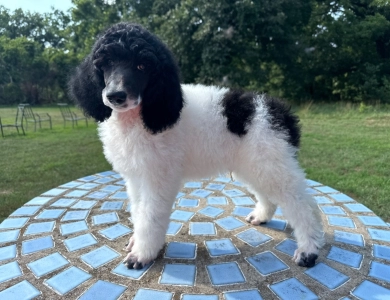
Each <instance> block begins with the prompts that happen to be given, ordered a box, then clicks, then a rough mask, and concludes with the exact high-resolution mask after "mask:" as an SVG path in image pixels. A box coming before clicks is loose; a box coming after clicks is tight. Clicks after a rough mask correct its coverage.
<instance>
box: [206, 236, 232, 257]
mask: <svg viewBox="0 0 390 300" xmlns="http://www.w3.org/2000/svg"><path fill="white" fill-rule="evenodd" d="M204 243H205V245H206V248H207V250H208V251H209V254H210V256H211V257H217V256H225V255H237V254H240V251H239V250H238V249H237V248H236V246H235V245H234V244H233V243H232V241H231V240H230V239H220V240H213V241H205V242H204Z"/></svg>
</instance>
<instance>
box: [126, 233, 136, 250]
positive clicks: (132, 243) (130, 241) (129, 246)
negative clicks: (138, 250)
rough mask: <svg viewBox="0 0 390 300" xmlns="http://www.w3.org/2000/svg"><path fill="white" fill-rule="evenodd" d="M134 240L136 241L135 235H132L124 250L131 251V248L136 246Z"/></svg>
mask: <svg viewBox="0 0 390 300" xmlns="http://www.w3.org/2000/svg"><path fill="white" fill-rule="evenodd" d="M134 242H135V238H134V236H132V237H131V238H130V240H129V243H128V244H126V248H125V249H124V250H125V251H127V252H130V251H131V249H132V248H133V246H134Z"/></svg>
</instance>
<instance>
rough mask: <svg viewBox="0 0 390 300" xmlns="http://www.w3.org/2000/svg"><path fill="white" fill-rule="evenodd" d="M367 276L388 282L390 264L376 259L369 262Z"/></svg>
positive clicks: (389, 280) (389, 278)
mask: <svg viewBox="0 0 390 300" xmlns="http://www.w3.org/2000/svg"><path fill="white" fill-rule="evenodd" d="M368 276H371V277H374V278H377V279H379V280H383V281H386V282H390V266H389V265H385V264H382V263H379V262H376V261H372V262H371V267H370V272H369V273H368Z"/></svg>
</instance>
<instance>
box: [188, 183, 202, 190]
mask: <svg viewBox="0 0 390 300" xmlns="http://www.w3.org/2000/svg"><path fill="white" fill-rule="evenodd" d="M202 185H203V183H202V182H186V183H185V184H184V187H185V188H191V189H200V188H201V187H202Z"/></svg>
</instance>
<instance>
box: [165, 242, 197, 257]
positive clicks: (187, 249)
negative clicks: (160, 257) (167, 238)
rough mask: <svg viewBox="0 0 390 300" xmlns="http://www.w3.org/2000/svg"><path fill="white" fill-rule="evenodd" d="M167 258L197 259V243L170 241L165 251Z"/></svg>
mask: <svg viewBox="0 0 390 300" xmlns="http://www.w3.org/2000/svg"><path fill="white" fill-rule="evenodd" d="M165 257H166V258H177V259H195V257H196V243H183V242H170V243H169V244H168V246H167V249H166V251H165Z"/></svg>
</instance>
